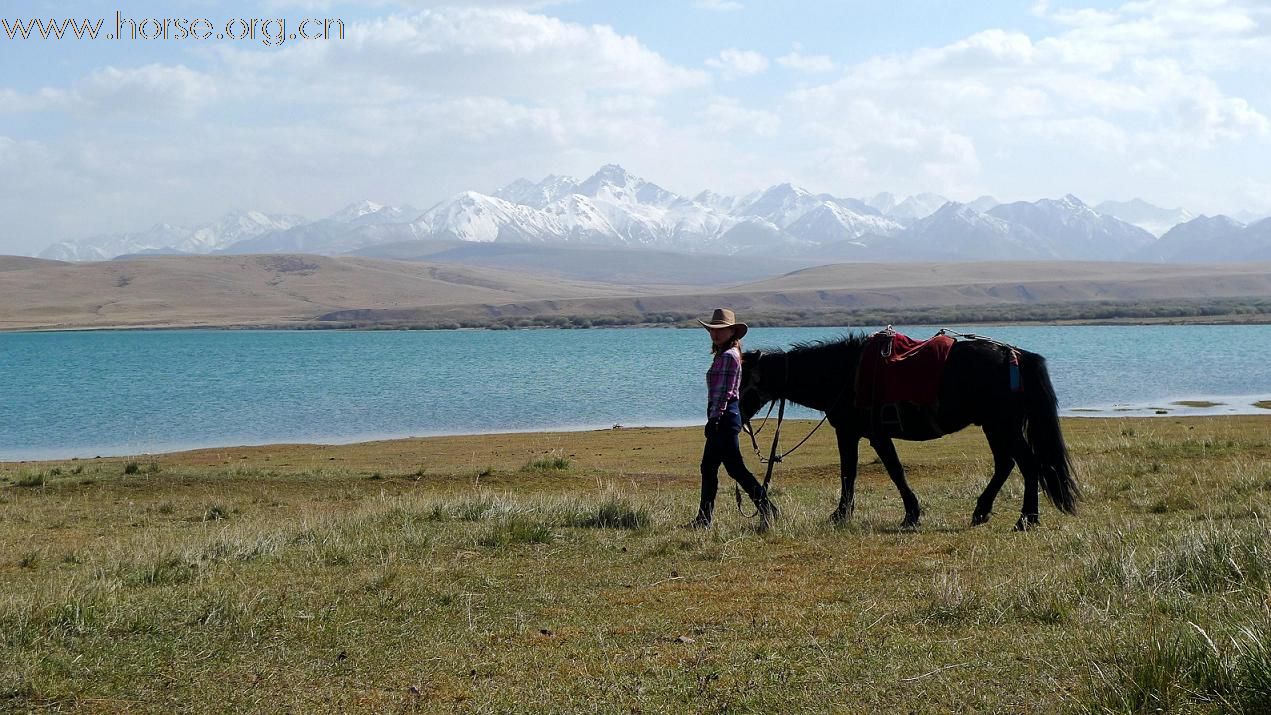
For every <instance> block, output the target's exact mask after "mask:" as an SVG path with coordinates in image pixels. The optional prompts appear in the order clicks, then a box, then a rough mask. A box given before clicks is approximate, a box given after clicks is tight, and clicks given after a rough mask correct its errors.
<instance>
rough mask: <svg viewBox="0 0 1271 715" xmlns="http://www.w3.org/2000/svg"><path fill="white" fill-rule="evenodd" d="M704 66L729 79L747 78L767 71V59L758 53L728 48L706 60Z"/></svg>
mask: <svg viewBox="0 0 1271 715" xmlns="http://www.w3.org/2000/svg"><path fill="white" fill-rule="evenodd" d="M706 66H707V67H710V68H712V69H716V70H719V71H720V73H722V74H723V75H724V76H725V77H727V78H729V79H732V78H736V77H748V76H750V75H755V74H759V73H760V72H763V71H764V70H766V69H768V58H767V57H764V56H763V55H761V54H759V53H758V52H752V51H750V50H739V49H736V48H729V49H727V50H723V51H722V52H720V53H719V56H717V57H712V58H710V59H708V60H706Z"/></svg>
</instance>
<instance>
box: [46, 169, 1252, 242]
mask: <svg viewBox="0 0 1271 715" xmlns="http://www.w3.org/2000/svg"><path fill="white" fill-rule="evenodd" d="M1171 211H1177V212H1181V209H1170V210H1167V209H1159V208H1157V207H1154V206H1152V205H1151V204H1148V203H1147V202H1144V201H1141V200H1137V199H1136V200H1132V201H1128V202H1125V203H1123V204H1112V203H1108V202H1105V203H1104V204H1100V207H1099V210H1096V209H1093V208H1091V207H1090V206H1088V205H1087V204H1085V203H1084V202H1083V201H1081V200H1080V199H1078V198H1077V197H1076V196H1074V195H1072V194H1067V195H1065V196H1062V197H1060V198H1047V199H1041V200H1038V201H1033V202H1024V201H1017V202H1014V203H1009V204H999V203H998V202H997V201H996V200H995V199H993V198H992V197H988V196H982V197H980V198H978V199H976V200H975V201H973V202H971V203H969V204H962V203H958V202H951V201H948V200H947V199H945V197H943V196H940V195H938V194H932V193H920V194H915V195H913V196H908V197H906V198H904V199H903V200H897V197H896V196H894V195H892V194H888V193H879V194H877V195H875V196H874V197H872V198H871V199H869V200H867V201H862V200H859V199H855V198H842V197H836V196H833V195H831V194H827V193H813V192H811V191H808V190H807V189H804V188H802V187H799V186H797V185H795V184H793V183H789V182H786V183H781V184H776V185H774V186H770V187H768V188H766V189H763V190H761V191H755V192H752V193H749V194H745V195H741V196H724V195H721V194H718V193H716V192H714V191H711V190H705V191H701V192H700V193H698V194H696V195H695V196H693V197H692V198H687V197H685V196H680V195H677V194H675V193H673V192H671V191H668V190H666V189H664V188H662V187H661V186H659V185H657V184H655V183H653V182H651V181H648V180H646V179H644V178H642V177H639V176H636V175H634V174H632V173H630V172H628V171H627V170H626V169H624V168H623V167H621V166H619V165H617V164H607V165H605V166H602V167H600V168H599V169H598V170H597V171H596V172H595V173H593V174H591V175H590V176H588V177H587V178H586V179H584V180H582V181H578V180H576V179H574V178H571V177H568V176H560V175H555V174H552V175H548V176H546V177H544V178H543V179H542V180H541V181H537V182H535V181H531V180H528V179H518V180H516V181H513V182H512V183H510V184H507V185H506V186H504V187H503V188H501V189H499V190H498V191H496V192H495V193H494V195H487V194H483V193H479V192H477V191H464V192H461V193H458V194H455V195H453V196H451V197H450V198H448V199H446V200H445V201H442V202H440V203H438V204H437V205H435V206H433V207H432V208H431V209H429V210H428V211H426V212H424V213H423V214H418V213H416V212H415V210H414V209H410V208H409V207H393V206H388V205H385V204H383V203H381V202H377V201H371V200H362V201H357V202H355V203H352V204H349V205H348V206H345V207H344V208H342V209H340V210H339V211H336V212H334V213H332V214H331V215H329V216H328V217H327V218H324V219H321V220H318V221H312V222H308V221H305V220H304V219H301V218H298V217H295V216H280V215H272V214H266V213H262V212H260V211H235V212H230V213H227V214H225V215H223V216H220V217H218V218H217V219H216V220H214V221H210V222H207V223H205V224H199V225H192V226H182V225H171V224H155V225H153V226H151V227H150V228H148V229H145V230H142V231H137V232H131V233H121V234H111V235H105V236H95V237H92V238H89V239H84V240H82V241H70V242H63V243H59V244H55V245H53V246H50V247H49V248H48V249H46V250H45V251H44V252H43V253H42V254H41V256H42V257H45V258H53V259H59V260H71V261H77V260H105V259H109V258H113V257H116V256H119V255H123V254H138V253H259V252H280V251H288V252H292V251H301V252H312V253H324V254H328V255H337V254H340V253H346V252H353V251H358V250H361V249H364V248H368V247H371V246H375V245H379V244H384V243H393V242H402V241H415V240H436V239H441V240H458V241H474V242H492V241H498V242H534V243H586V244H601V245H611V246H627V247H632V248H651V249H660V250H668V251H681V252H689V253H692V252H709V253H722V254H748V255H760V256H803V257H805V258H812V257H815V258H818V259H822V258H829V257H834V258H839V259H843V258H846V259H848V260H888V261H895V260H901V261H904V260H952V261H958V260H1014V259H1044V258H1059V259H1069V260H1170V261H1181V260H1188V261H1191V260H1204V261H1213V260H1259V259H1262V260H1266V259H1271V221H1266V222H1263V223H1260V224H1257V225H1254V226H1247V227H1246V226H1245V225H1243V224H1241V223H1239V222H1237V221H1233V220H1232V219H1230V218H1227V217H1225V216H1218V217H1213V218H1207V217H1201V218H1200V219H1195V218H1193V219H1189V220H1188V221H1187V222H1184V223H1181V224H1179V225H1177V226H1176V227H1174V229H1173V230H1170V231H1169V232H1167V233H1166V234H1165V235H1164V236H1163V237H1162V238H1161V239H1160V240H1157V239H1155V238H1154V237H1153V235H1152V234H1151V233H1149V232H1148V231H1147V230H1144V229H1143V228H1141V227H1139V226H1136V225H1133V224H1132V223H1131V222H1128V221H1126V220H1124V219H1121V218H1118V217H1117V216H1115V215H1111V214H1113V213H1120V214H1122V215H1123V216H1127V217H1130V218H1135V219H1136V220H1139V221H1142V220H1143V219H1144V218H1145V217H1146V218H1159V217H1160V216H1161V215H1162V214H1161V213H1160V212H1166V213H1168V212H1171ZM1182 213H1185V212H1182ZM412 217H415V218H414V219H413V220H411V219H412Z"/></svg>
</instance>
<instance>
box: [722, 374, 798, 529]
mask: <svg viewBox="0 0 1271 715" xmlns="http://www.w3.org/2000/svg"><path fill="white" fill-rule="evenodd" d="M785 415H786V398H784V397H783V398H781V407H780V408H779V409H778V410H777V426H776V429H774V430H773V433H772V451H771V452H769V453H768V460H767V461H768V473H767V474H765V475H764V477H763V491H761V492H760V494H763V495H767V493H768V485H769V484H771V483H772V469H773V467H775V466H777V462H780V461H781V458H782V457H784V456H785V455H778V454H777V444H778V443H779V442H780V441H781V420H782V419H783V418H785ZM755 449H756V451H758V447H756V448H755ZM760 459H761V460H762V457H761V458H760ZM733 497H734V498H735V499H736V500H737V513H738V514H741V515H742V517H743V518H745V519H753V518H755V517H756V516H759V505H758V504H756V505H755V513H753V514H747V513H746V512H745V511H744V510H743V509H742V508H741V486H740V485H738V484H734V485H733Z"/></svg>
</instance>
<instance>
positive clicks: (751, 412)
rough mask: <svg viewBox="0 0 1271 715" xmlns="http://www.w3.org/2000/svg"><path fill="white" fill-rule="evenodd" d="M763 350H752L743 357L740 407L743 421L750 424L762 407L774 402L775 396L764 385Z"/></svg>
mask: <svg viewBox="0 0 1271 715" xmlns="http://www.w3.org/2000/svg"><path fill="white" fill-rule="evenodd" d="M762 358H763V351H762V350H751V351H749V352H747V353H746V354H745V355H742V356H741V387H740V388H739V389H738V392H739V393H740V397H739V401H738V407H740V408H741V421H742V422H749V421H750V418H751V417H754V416H755V413H756V412H758V411H759V409H760V408H761V407H763V406H764V405H766V404H768V403H769V402H772V401H773V399H775V396H774V395H772V394H771V392H770V390H769V389H766V386H765V385H764V380H763V378H764V375H763V368H762V366H761V364H760V363H761V362H762Z"/></svg>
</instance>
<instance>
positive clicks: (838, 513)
mask: <svg viewBox="0 0 1271 715" xmlns="http://www.w3.org/2000/svg"><path fill="white" fill-rule="evenodd" d="M834 434H835V435H836V436H837V437H838V444H839V483H840V484H841V489H840V491H839V505H838V508H837V509H835V510H834V513H833V514H830V521H832V522H834V523H836V524H839V523H842V522H845V521H848V520H849V519H851V518H852V513H853V512H854V511H856V457H857V453H858V452H857V450H858V449H859V446H860V441H861V436H860V435H859V434H857V433H856V432H854V431H852V430H847V429H839V428H838V427H835V428H834Z"/></svg>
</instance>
